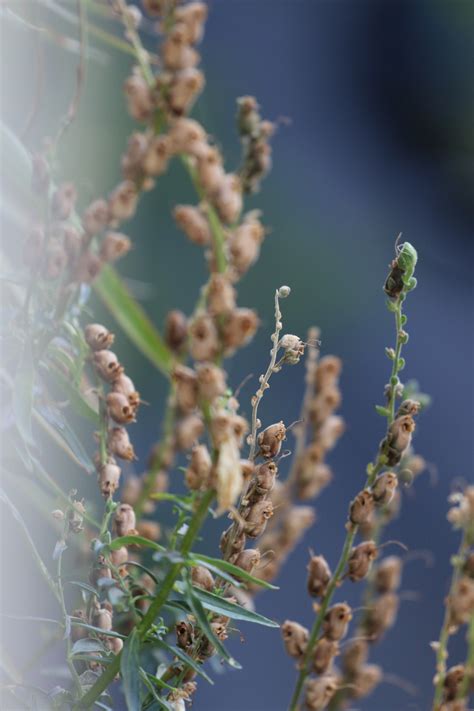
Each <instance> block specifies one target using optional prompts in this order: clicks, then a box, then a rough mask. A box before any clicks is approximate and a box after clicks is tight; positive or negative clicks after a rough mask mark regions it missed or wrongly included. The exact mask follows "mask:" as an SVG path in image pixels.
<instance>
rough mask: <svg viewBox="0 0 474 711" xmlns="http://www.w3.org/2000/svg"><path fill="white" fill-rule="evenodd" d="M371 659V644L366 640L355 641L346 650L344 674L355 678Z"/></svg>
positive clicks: (343, 662) (343, 657)
mask: <svg viewBox="0 0 474 711" xmlns="http://www.w3.org/2000/svg"><path fill="white" fill-rule="evenodd" d="M368 658H369V644H368V642H367V641H366V640H365V639H354V640H353V641H352V642H349V643H348V644H347V645H346V647H345V648H344V653H343V655H342V668H343V671H344V673H345V674H346V675H347V676H349V677H353V676H354V674H356V673H357V671H358V669H360V668H361V667H362V666H363V665H364V664H365V663H366V661H367V659H368Z"/></svg>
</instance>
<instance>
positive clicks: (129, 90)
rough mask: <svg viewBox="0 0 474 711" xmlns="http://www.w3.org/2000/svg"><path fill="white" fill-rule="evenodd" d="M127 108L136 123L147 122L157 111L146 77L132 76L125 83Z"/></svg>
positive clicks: (136, 74)
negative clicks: (155, 110)
mask: <svg viewBox="0 0 474 711" xmlns="http://www.w3.org/2000/svg"><path fill="white" fill-rule="evenodd" d="M123 88H124V93H125V97H126V99H127V108H128V111H129V113H130V115H131V116H132V117H133V118H134V119H135V120H136V121H146V120H147V119H149V118H150V117H151V115H152V113H153V111H154V109H155V101H154V97H153V94H152V92H151V90H150V87H149V86H148V84H147V82H146V80H145V79H144V77H142V76H141V75H140V74H138V73H134V74H132V76H130V77H128V79H127V80H126V81H125V83H124V87H123Z"/></svg>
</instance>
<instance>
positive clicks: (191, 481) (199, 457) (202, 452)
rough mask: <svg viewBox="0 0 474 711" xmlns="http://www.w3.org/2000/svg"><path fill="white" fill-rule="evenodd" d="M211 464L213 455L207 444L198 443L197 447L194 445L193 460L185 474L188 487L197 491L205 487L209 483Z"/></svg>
mask: <svg viewBox="0 0 474 711" xmlns="http://www.w3.org/2000/svg"><path fill="white" fill-rule="evenodd" d="M211 466H212V460H211V455H210V454H209V451H208V449H207V447H206V445H205V444H198V445H197V446H196V447H193V449H192V452H191V461H190V463H189V466H188V468H187V469H186V474H185V479H186V485H187V487H188V488H189V489H192V490H195V491H198V490H200V489H205V488H206V487H207V486H208V483H209V474H210V471H211Z"/></svg>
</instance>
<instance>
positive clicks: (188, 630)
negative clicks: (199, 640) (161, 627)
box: [176, 620, 194, 649]
mask: <svg viewBox="0 0 474 711" xmlns="http://www.w3.org/2000/svg"><path fill="white" fill-rule="evenodd" d="M193 642H194V630H193V626H192V624H191V623H190V622H185V621H184V620H181V622H178V623H177V624H176V643H177V645H178V647H180V648H181V649H188V648H189V647H191V646H192V644H193Z"/></svg>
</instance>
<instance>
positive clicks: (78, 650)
mask: <svg viewBox="0 0 474 711" xmlns="http://www.w3.org/2000/svg"><path fill="white" fill-rule="evenodd" d="M103 633H104V630H102V634H103ZM103 651H105V650H104V645H103V644H102V642H101V641H100V640H98V639H78V640H77V642H74V644H73V646H72V649H71V654H74V655H76V654H88V653H90V652H103Z"/></svg>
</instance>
